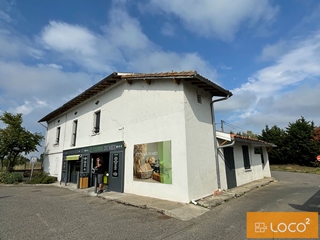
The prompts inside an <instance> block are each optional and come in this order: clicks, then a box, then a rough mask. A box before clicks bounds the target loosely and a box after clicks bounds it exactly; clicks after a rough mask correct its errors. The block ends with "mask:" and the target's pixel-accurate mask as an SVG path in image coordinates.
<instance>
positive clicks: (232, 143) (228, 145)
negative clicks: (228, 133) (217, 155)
mask: <svg viewBox="0 0 320 240" xmlns="http://www.w3.org/2000/svg"><path fill="white" fill-rule="evenodd" d="M235 142H236V140H235V139H232V141H231V143H230V144H227V145H220V146H218V148H219V149H221V148H226V147H231V146H233V145H234V144H235Z"/></svg>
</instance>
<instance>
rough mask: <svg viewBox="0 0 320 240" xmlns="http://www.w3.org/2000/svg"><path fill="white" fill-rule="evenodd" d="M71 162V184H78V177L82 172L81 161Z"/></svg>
mask: <svg viewBox="0 0 320 240" xmlns="http://www.w3.org/2000/svg"><path fill="white" fill-rule="evenodd" d="M68 162H69V173H70V174H69V181H68V182H71V183H77V176H78V173H79V172H80V166H81V160H80V159H79V160H73V161H68Z"/></svg>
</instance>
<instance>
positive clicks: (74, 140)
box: [71, 120, 78, 146]
mask: <svg viewBox="0 0 320 240" xmlns="http://www.w3.org/2000/svg"><path fill="white" fill-rule="evenodd" d="M77 128H78V120H74V121H73V126H72V139H71V146H75V145H76V139H77Z"/></svg>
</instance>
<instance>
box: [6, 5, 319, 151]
mask: <svg viewBox="0 0 320 240" xmlns="http://www.w3.org/2000/svg"><path fill="white" fill-rule="evenodd" d="M189 70H195V71H197V72H198V73H199V74H200V75H202V76H204V77H206V78H208V79H210V80H211V81H212V82H214V83H216V84H218V85H220V86H221V87H223V88H225V89H227V90H229V91H231V92H232V93H233V96H232V97H231V98H229V99H228V100H226V101H221V102H217V103H215V106H214V108H215V122H216V128H217V130H221V127H222V126H221V120H222V121H224V122H223V124H222V125H223V128H224V131H226V132H229V131H233V132H240V131H242V132H246V131H247V130H250V131H252V132H254V133H256V134H261V131H262V129H265V127H266V125H268V126H269V127H272V126H275V125H276V126H278V127H280V128H283V129H284V128H286V127H287V126H288V124H289V123H293V122H295V121H296V120H298V119H300V118H301V117H304V118H305V119H306V120H307V121H313V122H314V124H315V125H316V126H319V125H320V114H319V112H320V99H319V96H320V95H319V93H320V81H319V80H320V2H319V1H317V0H314V1H313V0H291V1H281V0H278V1H271V0H270V1H268V0H259V1H258V0H239V1H234V0H202V1H197V0H174V1H172V0H140V1H134V0H131V1H130V0H110V1H106V0H95V1H90V0H68V1H65V0H46V1H43V0H32V1H31V0H0V115H1V114H3V113H4V112H5V111H7V112H10V113H13V114H16V113H22V114H23V126H24V127H25V128H26V129H28V130H29V131H31V132H41V133H43V135H45V127H43V126H41V125H40V124H39V123H38V121H39V120H40V119H41V118H42V117H44V116H45V115H47V114H48V113H50V112H51V111H53V110H55V109H56V108H58V107H60V106H61V105H62V104H64V103H65V102H67V101H68V100H70V99H72V98H73V97H75V96H76V95H78V94H79V93H81V92H83V91H84V90H86V89H87V88H89V87H91V86H92V85H93V84H95V83H97V82H98V81H100V80H101V79H103V78H104V77H106V76H108V75H109V74H111V73H112V72H138V73H150V72H167V71H189ZM42 124H44V125H45V123H42ZM2 127H5V126H4V125H3V123H0V128H2ZM41 151H43V150H41V148H40V149H39V152H40V153H41Z"/></svg>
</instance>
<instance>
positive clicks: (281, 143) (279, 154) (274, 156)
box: [258, 125, 287, 164]
mask: <svg viewBox="0 0 320 240" xmlns="http://www.w3.org/2000/svg"><path fill="white" fill-rule="evenodd" d="M258 139H260V140H262V141H265V142H269V143H273V144H275V145H277V147H276V148H272V149H271V150H270V151H269V153H268V155H269V161H270V163H271V164H276V163H278V164H279V163H280V164H285V163H287V159H286V157H285V155H286V151H287V146H286V145H285V139H286V133H285V131H284V130H282V129H280V128H279V127H277V126H276V125H274V126H273V127H272V128H269V126H268V125H266V128H265V129H263V130H262V133H261V136H259V137H258Z"/></svg>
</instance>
